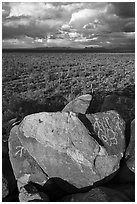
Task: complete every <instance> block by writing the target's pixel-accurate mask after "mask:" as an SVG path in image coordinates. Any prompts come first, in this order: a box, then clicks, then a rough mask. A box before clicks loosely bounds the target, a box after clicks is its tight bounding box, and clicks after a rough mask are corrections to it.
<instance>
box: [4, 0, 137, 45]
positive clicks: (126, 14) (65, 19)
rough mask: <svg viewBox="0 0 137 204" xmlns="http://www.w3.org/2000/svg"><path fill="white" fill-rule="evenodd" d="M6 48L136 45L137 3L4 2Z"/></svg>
mask: <svg viewBox="0 0 137 204" xmlns="http://www.w3.org/2000/svg"><path fill="white" fill-rule="evenodd" d="M2 46H3V48H36V47H74V48H85V47H95V48H96V47H103V48H124V49H132V48H133V47H134V46H135V3H134V2H87V3H85V2H73V3H71V2H69V3H67V2H49V3H48V2H3V3H2Z"/></svg>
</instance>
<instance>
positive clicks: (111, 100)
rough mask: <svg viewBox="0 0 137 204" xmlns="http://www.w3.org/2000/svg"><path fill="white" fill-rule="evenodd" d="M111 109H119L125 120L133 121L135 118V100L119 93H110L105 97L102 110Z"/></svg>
mask: <svg viewBox="0 0 137 204" xmlns="http://www.w3.org/2000/svg"><path fill="white" fill-rule="evenodd" d="M109 110H115V111H117V112H118V113H119V114H120V116H121V117H122V118H123V119H124V121H125V122H128V121H132V120H133V119H134V118H135V100H133V99H132V98H128V97H126V96H119V95H117V94H112V95H108V96H106V97H105V99H104V102H103V104H102V107H101V112H104V111H109Z"/></svg>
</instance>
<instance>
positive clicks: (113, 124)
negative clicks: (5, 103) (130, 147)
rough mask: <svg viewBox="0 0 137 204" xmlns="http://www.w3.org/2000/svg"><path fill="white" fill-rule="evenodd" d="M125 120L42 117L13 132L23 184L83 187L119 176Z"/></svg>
mask: <svg viewBox="0 0 137 204" xmlns="http://www.w3.org/2000/svg"><path fill="white" fill-rule="evenodd" d="M124 128H125V125H124V121H123V120H122V119H121V118H120V117H119V115H118V114H117V113H116V112H114V111H108V112H106V113H98V114H92V115H83V114H78V116H77V115H76V114H75V113H72V112H70V113H65V112H63V113H61V112H57V113H46V112H42V113H37V114H33V115H28V116H26V117H25V118H24V119H23V121H22V122H21V123H20V124H19V125H18V126H15V127H14V128H13V129H12V130H11V133H10V138H9V155H10V160H11V164H12V167H13V170H14V174H15V177H16V179H17V180H18V184H19V185H21V186H24V185H26V184H27V183H29V182H30V181H32V182H34V183H38V184H40V185H44V184H45V183H46V182H47V180H48V179H49V178H53V177H56V178H61V179H63V180H65V181H67V182H69V183H70V184H71V185H73V186H75V187H77V188H82V187H86V186H89V185H93V184H94V183H95V182H97V181H99V180H101V179H103V178H105V177H107V176H109V175H110V174H112V173H114V172H116V171H117V169H118V168H119V163H120V160H121V158H122V157H123V153H124V151H125V138H124V130H125V129H124Z"/></svg>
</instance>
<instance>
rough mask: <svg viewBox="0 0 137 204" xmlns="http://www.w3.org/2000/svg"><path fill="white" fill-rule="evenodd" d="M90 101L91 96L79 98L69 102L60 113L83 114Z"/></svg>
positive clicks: (86, 95)
mask: <svg viewBox="0 0 137 204" xmlns="http://www.w3.org/2000/svg"><path fill="white" fill-rule="evenodd" d="M91 100H92V96H91V95H90V94H85V95H82V96H79V97H77V98H76V99H74V100H72V101H71V102H69V103H68V104H67V105H66V106H65V107H64V108H63V110H62V112H74V113H82V114H85V113H86V111H87V109H88V107H89V105H90V102H91Z"/></svg>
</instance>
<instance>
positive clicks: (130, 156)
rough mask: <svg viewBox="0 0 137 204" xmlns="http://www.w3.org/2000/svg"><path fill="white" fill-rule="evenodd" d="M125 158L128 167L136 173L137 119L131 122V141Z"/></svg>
mask: <svg viewBox="0 0 137 204" xmlns="http://www.w3.org/2000/svg"><path fill="white" fill-rule="evenodd" d="M125 158H126V164H127V166H128V168H129V169H130V170H131V171H132V172H134V173H135V120H133V121H132V122H131V135H130V142H129V145H128V147H127V149H126V154H125Z"/></svg>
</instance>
